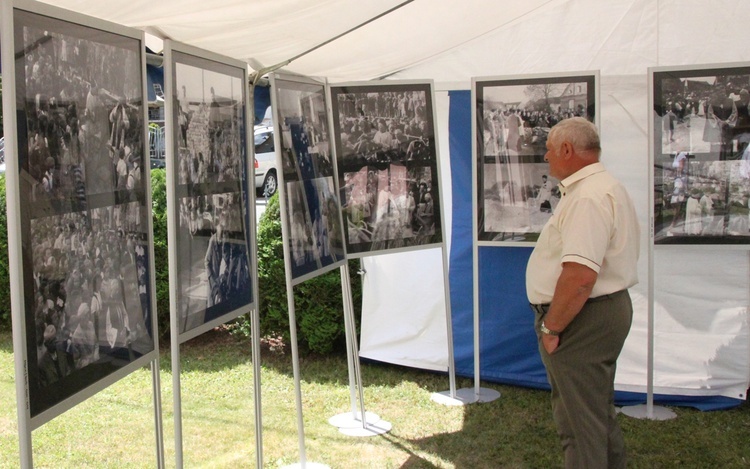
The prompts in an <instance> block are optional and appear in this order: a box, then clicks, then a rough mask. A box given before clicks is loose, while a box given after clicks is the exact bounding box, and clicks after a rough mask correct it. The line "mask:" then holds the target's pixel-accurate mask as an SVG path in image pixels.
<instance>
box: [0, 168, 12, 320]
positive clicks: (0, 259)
mask: <svg viewBox="0 0 750 469" xmlns="http://www.w3.org/2000/svg"><path fill="white" fill-rule="evenodd" d="M8 268H9V266H8V213H7V211H6V201H5V173H2V174H0V329H5V330H10V326H11V314H10V272H9V271H8Z"/></svg>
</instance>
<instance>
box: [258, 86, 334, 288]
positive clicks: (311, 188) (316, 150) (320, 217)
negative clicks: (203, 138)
mask: <svg viewBox="0 0 750 469" xmlns="http://www.w3.org/2000/svg"><path fill="white" fill-rule="evenodd" d="M271 90H272V93H273V96H272V98H273V106H272V107H273V109H274V110H275V112H274V138H275V139H276V145H275V147H276V148H277V149H278V150H277V151H276V155H277V167H279V168H281V174H282V178H281V181H282V183H283V185H284V186H283V188H282V191H281V193H280V196H281V197H282V198H283V200H281V201H280V202H281V204H283V210H282V212H281V213H282V218H283V220H282V221H283V223H284V225H285V232H286V233H287V236H286V240H285V242H286V243H287V249H286V252H287V253H289V254H290V261H291V262H289V263H288V264H287V265H288V266H289V267H291V279H292V284H297V283H300V282H302V281H304V280H306V279H309V278H312V277H314V276H317V275H320V274H322V273H325V272H327V271H329V270H331V269H334V268H336V267H338V266H340V265H341V264H343V263H344V262H346V252H345V251H344V234H343V230H342V224H341V208H340V203H339V198H338V194H337V193H336V181H335V178H336V174H335V166H334V159H333V154H332V153H331V145H330V135H331V132H330V129H329V124H328V112H327V110H328V106H327V105H326V93H325V85H324V84H323V83H319V82H316V81H314V80H310V79H307V78H302V77H293V76H286V75H279V74H273V75H271Z"/></svg>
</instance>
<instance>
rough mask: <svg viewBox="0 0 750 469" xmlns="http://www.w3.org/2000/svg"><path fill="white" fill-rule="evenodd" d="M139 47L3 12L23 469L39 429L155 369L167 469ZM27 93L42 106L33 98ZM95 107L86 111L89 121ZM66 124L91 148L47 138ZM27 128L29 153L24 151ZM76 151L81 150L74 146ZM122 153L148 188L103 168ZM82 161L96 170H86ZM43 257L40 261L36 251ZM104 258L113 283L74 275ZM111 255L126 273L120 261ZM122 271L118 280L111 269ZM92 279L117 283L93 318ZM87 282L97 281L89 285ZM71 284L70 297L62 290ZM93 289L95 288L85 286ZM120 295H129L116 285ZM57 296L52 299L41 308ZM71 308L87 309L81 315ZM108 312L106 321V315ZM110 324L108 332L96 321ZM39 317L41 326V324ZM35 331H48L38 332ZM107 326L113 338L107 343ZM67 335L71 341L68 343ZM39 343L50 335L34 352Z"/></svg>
mask: <svg viewBox="0 0 750 469" xmlns="http://www.w3.org/2000/svg"><path fill="white" fill-rule="evenodd" d="M16 26H18V29H16ZM32 39H33V41H32V42H31V43H28V44H27V43H26V41H31V40H32ZM144 42H145V35H144V33H143V32H142V31H138V30H134V29H131V28H127V27H124V26H121V25H118V24H113V23H110V22H106V21H103V20H99V19H95V18H91V17H88V16H84V15H80V14H77V13H74V12H70V11H67V10H63V9H60V8H57V7H53V6H50V5H47V4H42V3H37V2H29V1H25V0H16V1H8V2H3V3H2V60H3V70H4V76H5V78H6V80H5V93H4V96H5V97H4V99H3V110H4V115H5V119H4V130H5V137H6V164H7V171H6V177H7V179H6V183H7V186H6V194H7V210H8V238H9V239H8V241H9V243H8V245H9V264H10V265H9V267H10V277H11V309H12V311H11V314H12V318H13V344H14V356H15V370H16V392H17V406H18V421H19V422H18V426H19V428H18V430H19V443H20V447H21V452H20V459H21V466H22V467H31V466H32V464H33V463H32V445H31V431H32V430H33V429H35V428H38V427H39V426H41V425H42V424H44V423H46V422H48V421H50V420H52V419H53V418H55V417H57V416H59V415H60V414H62V413H64V412H65V411H67V410H68V409H70V408H72V407H74V406H76V405H77V404H79V403H81V402H83V401H85V400H86V399H88V398H89V397H91V396H93V395H94V394H96V393H98V392H99V391H101V390H103V389H105V388H106V387H108V386H110V385H111V384H113V383H115V382H117V381H118V380H120V379H122V378H124V377H125V376H127V375H128V374H130V373H131V372H133V371H135V370H137V369H139V368H141V367H143V366H144V365H146V364H149V363H150V365H151V371H152V385H153V393H154V408H155V420H156V440H157V441H156V446H157V458H158V460H159V467H162V466H163V443H162V440H161V406H160V401H161V397H160V389H159V367H158V362H159V347H158V332H157V320H156V301H155V299H156V294H155V292H156V287H155V273H154V256H153V253H154V248H153V239H152V238H153V234H152V233H153V226H152V220H151V217H150V210H146V209H147V208H149V207H150V206H151V191H150V181H149V180H148V177H147V176H144V172H145V170H144V169H143V168H144V167H145V168H147V167H148V165H143V164H141V165H140V170H138V169H137V165H136V160H137V159H138V158H140V160H141V161H143V160H144V159H145V156H146V155H148V148H147V144H148V140H147V135H148V133H147V127H146V126H147V123H148V117H147V107H146V103H147V95H146V54H145V44H144ZM17 45H18V47H20V49H19V51H18V53H17V51H16V50H15V49H16V46H17ZM73 51H75V52H76V53H75V54H73ZM108 59H109V60H108ZM34 60H36V61H35V62H34ZM27 61H28V62H29V64H30V65H31V66H30V67H29V71H30V77H27V76H26V73H27V70H26V65H27ZM53 61H54V62H55V63H57V64H58V66H59V67H65V68H66V74H65V75H64V77H65V79H66V80H70V81H68V82H63V76H62V75H58V74H56V73H51V72H50V71H49V70H47V69H46V68H45V69H43V67H46V66H47V65H49V64H50V63H52V62H53ZM108 64H116V65H117V66H118V67H119V68H124V67H128V66H129V68H128V70H130V75H129V74H128V73H127V71H125V72H124V73H122V75H120V76H117V74H113V73H112V69H109V68H106V66H107V65H108ZM17 65H18V66H17ZM134 71H135V72H134ZM84 77H86V78H84ZM29 78H32V80H29ZM74 80H75V83H77V85H79V87H80V86H83V85H84V84H86V85H88V86H89V87H90V93H89V95H88V96H87V99H85V100H84V99H82V94H81V95H76V93H75V91H73V92H71V90H70V89H69V88H67V86H68V85H70V84H71V83H73V81H74ZM117 85H119V86H117ZM32 91H33V92H34V96H33V98H32V96H30V95H29V96H27V95H28V94H29V93H31V92H32ZM58 93H60V94H59V98H58V97H57V96H56V95H57V94H58ZM53 96H54V98H53ZM79 101H80V106H79ZM112 103H115V104H114V105H113V107H112V109H111V110H110V109H107V112H108V113H110V114H113V115H114V116H115V117H114V118H113V121H112V126H111V129H110V128H109V127H105V126H104V125H105V122H106V121H105V119H107V117H108V116H106V115H105V114H103V112H101V113H98V114H97V113H96V112H95V111H97V110H98V111H103V108H104V107H105V104H112ZM66 104H67V106H66ZM139 106H140V107H139ZM32 107H33V108H35V109H36V111H37V112H36V113H35V114H32V113H29V111H28V109H30V108H32ZM86 108H88V109H89V112H86V113H84V112H85V111H84V110H83V109H86ZM118 109H119V111H118ZM79 111H80V112H79ZM100 114H101V115H100ZM42 116H45V117H44V122H46V123H47V127H46V128H47V130H46V131H45V130H44V128H45V127H44V126H43V125H40V122H39V121H40V120H41V119H42V118H43V117H42ZM128 116H129V117H128ZM66 117H67V118H68V119H67V124H66V125H67V126H68V127H71V128H75V129H76V130H79V131H80V132H81V135H82V136H83V137H84V138H85V137H88V138H87V139H85V140H82V139H80V138H79V139H75V140H72V139H68V138H66V137H71V134H70V132H69V131H68V130H66V131H65V134H63V135H56V134H54V133H52V131H53V129H54V128H57V129H61V128H65V127H59V126H58V127H55V125H58V124H60V123H61V122H62V121H61V120H55V119H57V118H66ZM129 118H132V121H134V122H135V123H136V124H138V123H139V124H140V125H132V126H125V125H124V121H125V120H126V119H129ZM79 119H80V120H79ZM97 119H99V120H97ZM132 121H131V120H129V122H132ZM79 125H80V127H79ZM86 125H87V127H86ZM107 125H108V123H107ZM126 127H127V128H126ZM32 131H33V132H34V145H28V143H29V141H30V135H31V132H32ZM75 135H76V136H78V134H75ZM37 136H38V137H39V138H37ZM45 136H46V137H47V138H43V137H45ZM50 136H57V137H59V139H60V140H59V141H57V140H56V139H54V138H51V139H50V138H49V137H50ZM49 142H52V143H51V145H52V148H50V143H49ZM105 142H107V143H108V145H109V147H107V146H106V144H105ZM78 144H81V145H84V144H85V147H83V148H78V146H77V145H78ZM107 148H108V151H107ZM125 156H128V160H127V163H126V167H127V168H128V169H129V170H130V169H132V168H131V165H132V167H135V168H136V170H135V171H134V172H132V175H133V180H135V179H136V178H137V177H138V176H140V178H141V181H136V182H133V183H131V182H128V181H129V180H130V176H131V173H130V172H128V174H127V177H122V176H125V175H123V174H122V172H121V171H118V170H121V168H122V165H120V167H119V168H116V167H115V166H114V164H109V165H106V164H103V163H101V162H102V161H107V159H108V158H111V161H112V162H113V163H114V161H115V159H114V158H115V157H117V158H118V160H119V161H122V160H124V159H125ZM82 161H83V163H82ZM119 161H118V162H119ZM40 162H43V165H40V164H39V163H40ZM85 163H88V168H87V169H88V170H89V172H88V173H84V172H83V171H82V170H81V167H82V165H83V164H85ZM97 163H99V164H97ZM107 166H109V168H107ZM97 169H98V170H99V171H100V172H99V173H97V172H96V170H97ZM65 170H68V171H67V172H65ZM42 171H43V172H42ZM118 173H120V174H119V175H118ZM146 174H147V173H146ZM40 176H41V177H40ZM115 178H117V179H115ZM108 179H111V180H109V181H108ZM107 186H108V187H107ZM126 207H127V208H126ZM52 217H56V218H54V219H53V218H52ZM107 223H109V225H107ZM55 224H56V225H57V227H58V228H60V229H62V231H61V235H60V236H59V240H60V245H59V246H58V247H54V244H53V245H52V248H51V249H52V254H53V255H52V256H51V257H52V261H54V262H52V261H50V262H48V263H46V264H44V265H46V266H47V267H49V269H42V268H41V267H40V266H42V263H41V261H40V259H43V258H46V254H47V251H48V248H49V246H48V245H47V244H48V243H47V242H48V241H49V239H46V240H45V241H44V242H40V241H41V240H42V238H43V237H44V234H45V231H46V232H47V234H48V231H49V226H54V225H55ZM104 227H107V228H110V229H111V228H113V227H116V228H118V230H117V233H115V235H114V236H115V241H117V242H116V243H114V244H113V243H106V242H104V241H103V240H102V239H101V238H102V237H103V236H104V234H103V233H104V231H105V230H104ZM32 228H33V229H32ZM108 231H109V230H108ZM109 234H110V233H107V236H109ZM100 235H101V236H100ZM84 237H89V238H92V239H94V240H95V241H102V242H95V245H94V246H93V247H89V249H87V248H86V246H85V243H84V242H83V239H84ZM118 238H119V241H118ZM125 238H127V241H124V240H125ZM108 239H112V238H111V237H108ZM45 243H47V244H45ZM76 243H78V244H77V245H76ZM125 243H127V244H125ZM71 246H78V247H79V248H80V249H79V253H82V254H84V255H80V256H74V255H71V253H73V252H74V249H72V248H71ZM116 246H119V248H120V249H119V250H118V251H117V252H116V253H115V250H114V249H111V248H114V247H116ZM40 247H41V248H40ZM42 248H44V249H45V254H44V256H40V254H39V251H40V250H41V249H42ZM105 248H108V249H111V254H106V255H107V256H109V257H108V258H107V262H106V263H104V262H102V264H103V265H104V266H105V267H106V266H108V267H107V269H108V270H107V272H108V273H112V276H108V274H105V273H104V270H103V268H102V270H99V269H98V267H99V264H94V266H95V267H96V268H97V272H101V275H92V276H90V277H85V276H84V275H81V276H80V278H79V275H78V274H82V273H86V274H87V273H88V272H89V270H84V269H90V268H91V265H84V266H81V265H79V264H78V262H79V261H80V260H81V259H83V258H84V257H85V254H88V255H91V254H92V253H93V252H94V250H96V251H97V252H96V255H97V256H99V255H101V256H105V254H103V253H102V251H104V249H105ZM35 249H36V252H35ZM115 256H118V257H119V259H117V260H119V262H120V263H116V261H115ZM48 259H49V258H48ZM35 262H36V263H35ZM92 264H93V263H92ZM115 264H117V267H118V268H117V269H115V268H114V267H113V266H114V265H115ZM79 269H80V271H79ZM117 271H119V273H117ZM76 272H78V274H76ZM123 272H127V275H123ZM96 277H98V278H100V279H102V280H101V281H100V282H98V283H99V284H103V283H105V282H109V284H107V287H110V286H112V287H113V288H112V289H110V290H109V291H108V294H109V293H112V292H114V293H112V297H107V298H106V299H102V301H97V302H96V304H97V305H99V306H101V309H99V313H92V311H91V305H93V304H94V303H93V300H91V301H92V303H91V305H89V304H87V303H86V300H85V298H87V297H86V295H84V293H83V292H92V291H93V290H94V289H95V288H96V287H95V286H94V285H96V284H97V281H96V280H94V279H95V278H96ZM126 277H127V278H126ZM82 279H84V280H82ZM85 279H88V280H91V283H90V285H89V284H87V283H86V282H85ZM128 280H130V281H128ZM63 282H64V283H65V284H66V285H65V286H66V287H67V286H68V284H69V285H70V287H71V288H67V289H66V290H63V289H62V288H61V285H63ZM84 283H86V285H87V288H86V289H84V288H83V287H82V286H81V284H84ZM110 284H111V285H110ZM42 285H44V288H42ZM51 285H55V287H54V288H53V287H52V286H51ZM116 285H120V286H121V288H114V286H116ZM88 286H91V290H89V289H88ZM52 290H54V291H55V292H56V293H55V295H54V296H55V297H56V299H53V298H51V297H49V298H46V297H48V296H49V292H51V291H52ZM36 293H41V295H39V298H41V299H42V300H44V301H40V302H36V304H37V306H42V308H34V305H35V299H36V298H37V296H35V295H36ZM136 298H137V299H136ZM79 300H80V304H79ZM130 300H132V301H130ZM84 304H85V305H86V307H84ZM75 305H78V306H79V307H78V308H77V310H76V312H75V314H73V311H72V310H73V309H74V306H75ZM45 307H46V310H45ZM105 308H106V311H109V313H104V312H103V311H104V310H105ZM37 309H39V311H38V312H39V314H37ZM43 311H46V312H43ZM113 311H114V312H113ZM102 315H104V316H103V318H102V319H103V321H99V319H100V316H102ZM37 317H39V318H40V321H36V318H37ZM53 318H54V319H53ZM47 319H50V323H49V324H47ZM126 319H127V320H126ZM38 322H43V323H44V324H43V330H42V327H39V324H37V323H38ZM102 322H104V324H102ZM55 323H56V324H57V325H58V327H55V326H54V324H55ZM116 326H117V327H116ZM53 327H54V328H55V333H53V332H52V328H53ZM100 327H101V328H103V329H104V330H103V332H104V333H103V334H102V336H101V337H100V334H99V332H100ZM131 327H132V329H131ZM58 329H59V330H60V331H61V332H62V333H63V334H67V335H66V336H64V337H63V336H59V335H58V334H57V332H58ZM71 330H72V332H71ZM37 336H41V338H42V343H41V344H39V345H40V346H39V347H38V346H37V338H38V337H37ZM48 342H49V343H50V346H47V343H48ZM42 345H43V347H42ZM53 351H54V354H53ZM96 352H99V353H96ZM65 354H68V355H65ZM71 356H72V357H73V358H71V359H70V360H69V359H68V358H70V357H71ZM38 357H39V360H38ZM48 358H51V360H52V363H54V364H55V365H56V366H54V367H52V368H51V369H52V370H53V371H54V373H56V376H57V379H54V376H55V374H54V373H53V375H52V376H53V380H47V381H45V384H46V385H45V386H42V385H41V381H37V380H40V379H41V376H42V371H40V370H42V369H43V366H42V360H47V359H48ZM64 363H68V364H71V363H72V365H73V367H72V370H71V371H70V372H69V373H68V374H65V373H64V372H63V370H62V368H63V364H64ZM45 374H46V372H45Z"/></svg>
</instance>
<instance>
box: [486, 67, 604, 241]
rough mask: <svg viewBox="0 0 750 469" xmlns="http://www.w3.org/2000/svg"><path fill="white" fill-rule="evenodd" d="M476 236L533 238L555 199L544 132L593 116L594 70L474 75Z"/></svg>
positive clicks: (558, 197)
mask: <svg viewBox="0 0 750 469" xmlns="http://www.w3.org/2000/svg"><path fill="white" fill-rule="evenodd" d="M474 87H475V90H474V91H475V97H476V103H475V105H476V115H475V117H474V118H475V128H476V133H475V140H476V141H475V145H476V152H477V155H476V161H477V181H476V184H477V188H478V192H477V195H478V204H479V208H478V211H477V216H478V217H479V218H478V221H479V225H478V226H479V230H478V237H479V241H490V242H498V243H503V244H504V243H518V242H527V243H530V242H535V241H536V240H537V238H538V237H539V233H540V232H541V231H542V227H543V226H544V224H545V223H546V222H547V220H549V218H550V217H551V216H552V211H553V209H554V208H555V206H556V205H557V203H558V202H559V200H560V194H559V190H558V189H557V184H558V182H559V181H557V180H556V179H555V178H553V177H551V176H550V175H549V174H546V168H547V164H546V163H545V161H544V154H545V153H546V152H547V148H546V145H547V135H548V134H549V131H550V129H551V128H552V126H554V125H555V124H557V123H558V122H560V121H561V120H563V119H567V118H570V117H576V116H578V117H584V118H586V119H588V120H590V121H592V122H595V117H596V106H595V104H596V103H595V100H596V82H595V75H580V76H545V77H541V76H537V77H528V78H511V79H482V80H475V83H474Z"/></svg>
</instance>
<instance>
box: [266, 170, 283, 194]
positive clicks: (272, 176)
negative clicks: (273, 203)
mask: <svg viewBox="0 0 750 469" xmlns="http://www.w3.org/2000/svg"><path fill="white" fill-rule="evenodd" d="M278 188H279V181H278V180H277V179H276V171H273V170H271V171H269V172H268V173H267V174H266V178H265V179H264V180H263V196H264V197H271V196H272V195H274V194H275V193H276V190H277V189H278Z"/></svg>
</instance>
